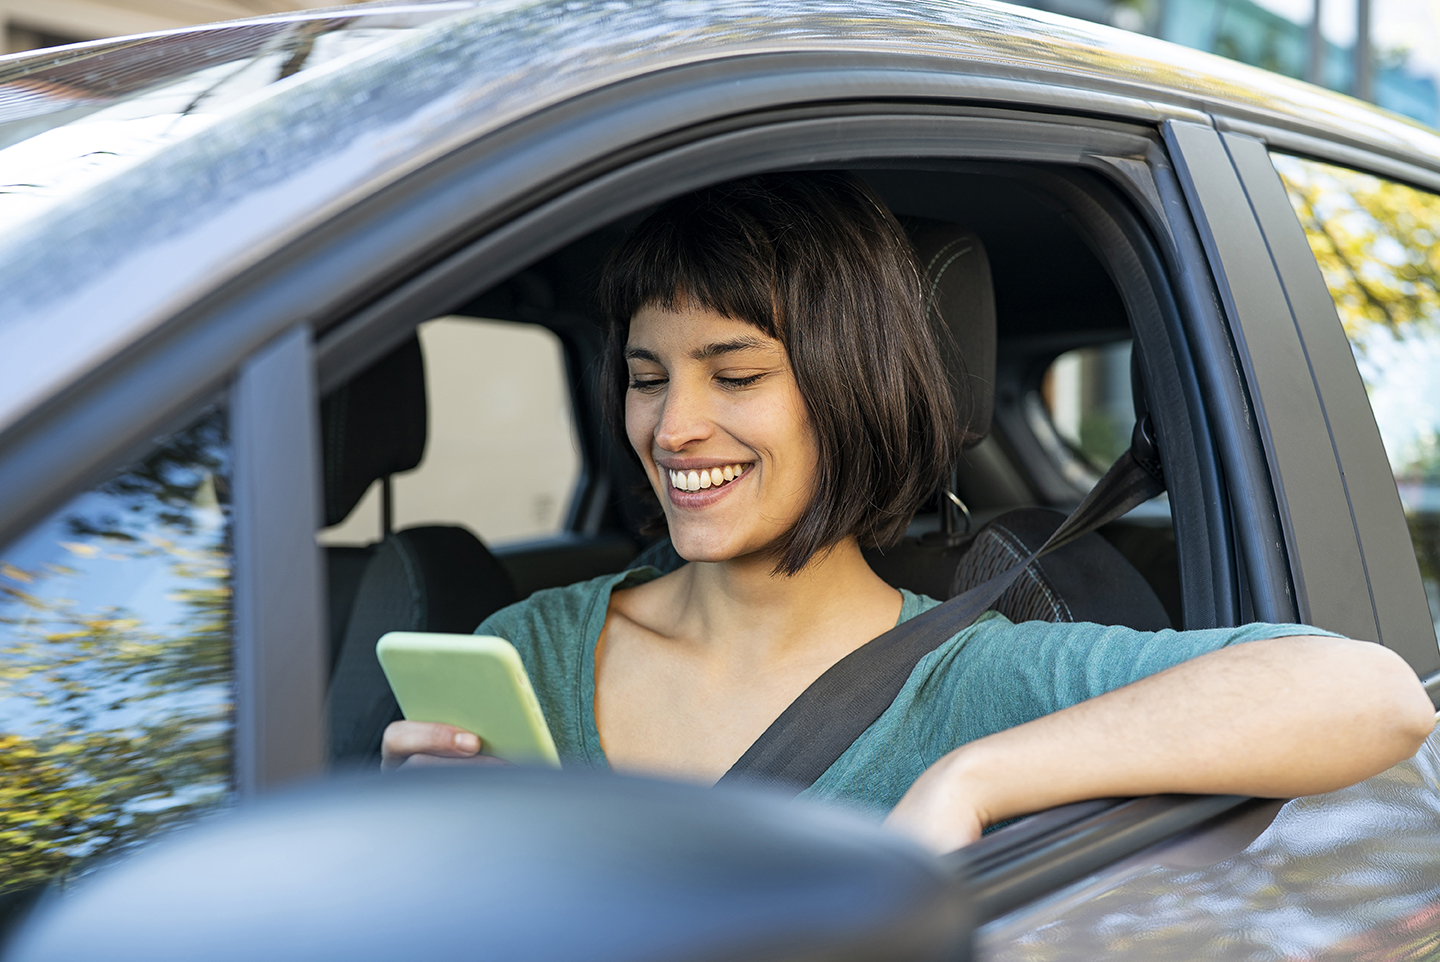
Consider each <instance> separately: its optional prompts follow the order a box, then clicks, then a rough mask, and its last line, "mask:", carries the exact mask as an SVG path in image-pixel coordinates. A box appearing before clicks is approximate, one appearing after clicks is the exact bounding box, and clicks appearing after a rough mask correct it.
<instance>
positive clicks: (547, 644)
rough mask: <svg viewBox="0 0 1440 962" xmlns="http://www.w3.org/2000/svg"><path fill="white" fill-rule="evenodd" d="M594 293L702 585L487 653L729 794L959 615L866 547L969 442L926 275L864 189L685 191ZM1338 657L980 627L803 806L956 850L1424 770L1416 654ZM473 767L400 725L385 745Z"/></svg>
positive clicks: (632, 436)
mask: <svg viewBox="0 0 1440 962" xmlns="http://www.w3.org/2000/svg"><path fill="white" fill-rule="evenodd" d="M600 299H601V302H602V304H603V305H604V307H605V309H606V311H607V313H608V315H609V320H610V341H609V349H608V355H607V357H608V363H607V365H606V367H605V371H604V374H605V378H604V380H605V381H606V384H605V399H606V402H607V403H608V404H609V405H610V410H611V412H612V415H613V419H614V421H615V422H616V426H617V428H618V427H619V426H620V424H622V423H623V433H624V437H625V439H626V441H627V442H628V444H629V447H630V449H631V451H632V452H633V454H634V456H635V457H636V459H637V460H638V461H639V463H640V465H641V466H642V467H643V468H644V470H645V473H646V476H647V478H648V481H649V483H650V486H651V488H652V489H653V491H654V494H655V496H656V498H657V499H658V501H659V504H660V506H661V509H662V511H663V513H664V521H665V526H666V528H667V529H668V533H669V536H670V543H671V545H672V546H673V549H674V554H677V555H678V557H679V559H680V562H681V563H679V564H662V565H660V566H656V565H652V564H640V565H639V566H637V567H635V568H633V569H632V570H630V571H626V572H621V573H619V574H614V575H607V576H604V577H601V578H597V579H594V580H592V581H588V582H582V583H580V584H576V585H572V586H570V587H567V588H559V589H553V590H548V591H541V592H538V593H536V594H535V595H533V596H531V597H530V598H529V599H527V600H526V601H524V602H521V603H520V604H518V605H513V606H511V607H509V608H506V609H504V610H502V611H500V612H498V613H496V614H495V615H493V616H491V617H490V618H489V619H487V620H486V621H485V622H484V623H483V624H482V625H481V626H480V627H479V629H477V631H478V633H480V634H486V635H499V636H501V637H503V638H506V639H508V640H510V641H511V642H513V643H514V645H515V646H516V648H517V650H518V651H519V652H520V655H521V657H522V659H523V660H524V662H525V667H526V670H527V671H528V673H529V674H530V677H531V679H532V681H533V683H534V685H535V688H536V691H537V695H538V697H539V699H540V702H541V705H542V708H543V710H544V713H545V716H546V718H547V720H548V721H549V723H550V727H551V729H552V733H553V734H554V737H555V741H556V745H557V748H558V750H559V752H560V755H561V756H562V758H563V759H565V760H566V761H567V762H569V763H572V764H573V763H579V764H586V765H593V766H599V767H606V766H611V767H614V768H617V769H623V770H630V771H643V772H651V773H659V774H664V775H668V776H671V777H677V778H682V779H686V780H692V781H699V782H703V783H707V784H708V783H713V782H715V781H716V780H717V779H720V778H721V777H722V776H724V775H725V774H726V773H727V772H729V771H731V770H732V766H734V765H735V764H736V760H737V759H740V758H741V757H742V756H744V755H745V754H746V753H747V749H749V748H750V746H752V745H753V744H755V743H756V741H757V739H760V738H761V737H762V735H764V734H765V733H766V732H767V729H770V728H771V726H772V724H774V723H775V721H776V719H777V718H779V717H780V716H781V715H782V713H785V712H786V711H787V708H788V707H789V706H791V705H792V703H794V702H796V699H797V698H799V697H800V696H801V695H802V694H803V693H806V692H807V691H809V690H810V689H811V688H812V686H813V685H815V684H816V682H817V679H821V677H822V676H826V675H828V673H829V672H830V671H831V669H832V668H834V667H835V666H836V665H837V664H839V663H841V662H842V661H844V660H845V659H847V657H848V656H850V655H851V654H852V653H855V652H856V651H858V650H859V649H861V648H864V647H865V646H866V645H867V644H868V643H870V642H871V641H872V639H876V638H878V637H880V636H882V635H885V634H887V632H889V631H890V629H892V628H894V627H896V626H897V624H901V623H904V622H907V621H909V620H910V619H912V618H915V617H917V616H919V615H921V614H923V613H924V612H926V611H928V610H930V609H933V608H935V607H936V606H937V605H938V604H939V602H937V601H935V600H934V599H931V598H928V597H925V596H922V595H917V594H915V593H912V592H910V591H906V590H903V589H897V588H895V587H892V586H891V585H890V584H888V583H887V582H885V581H884V580H882V579H881V578H880V577H878V576H877V575H876V573H875V572H874V571H873V570H872V569H871V568H870V566H869V565H868V564H867V562H866V560H865V556H864V555H863V554H862V552H861V548H862V546H878V547H885V546H888V545H890V544H893V543H894V542H895V541H896V540H898V539H899V538H900V536H901V535H902V534H903V533H904V530H905V527H906V525H907V524H908V523H909V521H910V519H911V517H912V516H913V514H914V513H915V511H916V510H917V508H918V507H919V506H920V504H921V502H922V501H923V500H924V499H925V498H926V497H927V496H929V495H930V494H931V493H933V492H934V491H935V489H936V487H937V486H938V485H939V483H940V482H941V480H942V479H943V478H945V477H946V475H947V474H948V472H949V469H950V466H951V464H952V463H953V459H954V458H955V457H956V456H957V454H958V451H959V448H960V440H961V438H962V435H963V424H962V422H961V420H960V418H959V417H958V415H957V413H956V408H957V405H956V404H955V401H954V397H953V391H954V388H953V387H952V386H951V385H950V383H949V381H948V379H947V375H946V373H945V368H944V366H943V365H942V364H941V362H940V358H941V356H942V355H941V350H942V345H941V344H940V343H939V342H938V340H937V336H936V335H935V333H934V332H933V331H932V330H931V328H930V327H929V320H928V314H927V303H926V295H925V288H924V285H923V284H922V281H921V272H920V269H919V265H918V264H917V263H916V259H915V255H914V252H913V251H912V250H911V248H910V246H909V244H908V242H907V241H906V239H905V235H904V232H903V230H902V228H901V227H900V225H899V224H898V223H897V222H896V220H895V219H894V218H893V217H892V216H891V215H890V213H889V212H888V211H887V210H886V209H885V207H884V206H883V204H881V202H880V201H879V200H878V199H877V198H876V197H875V195H874V194H872V193H871V192H870V190H869V189H868V188H867V187H865V186H864V185H863V184H862V183H861V182H860V181H858V180H856V179H853V178H851V177H849V176H846V175H841V174H829V173H820V174H814V173H810V174H771V175H765V176H760V177H754V178H750V179H748V180H745V181H739V182H732V183H729V184H723V185H720V186H717V187H712V188H709V189H706V190H702V191H699V192H696V193H694V194H690V195H687V196H684V197H681V198H678V199H676V200H672V201H670V202H669V203H667V204H665V205H663V206H662V207H661V208H659V209H658V210H657V211H656V212H654V213H653V214H651V216H650V217H648V218H647V219H646V220H645V221H644V222H642V223H641V224H640V225H639V226H638V227H637V228H636V229H635V230H634V231H633V232H632V233H631V234H630V236H629V237H628V238H627V239H626V240H625V241H624V242H623V243H621V245H620V246H619V248H618V249H617V250H616V252H615V253H614V255H613V256H612V258H611V260H610V262H609V264H608V266H607V268H606V270H605V272H604V275H603V277H602V280H601V284H600ZM662 568H665V569H667V570H662ZM1325 635H1327V633H1325V632H1320V631H1317V630H1316V629H1314V628H1309V627H1306V626H1303V625H1248V626H1244V627H1239V628H1223V629H1213V630H1202V631H1185V632H1176V631H1170V630H1165V631H1156V632H1146V631H1136V630H1132V629H1128V628H1119V627H1102V626H1100V625H1094V624H1081V623H1062V624H1053V623H1049V622H1026V623H1023V624H1018V625H1017V624H1012V623H1011V622H1010V621H1009V620H1007V619H1006V618H1004V617H1003V616H1001V615H999V614H998V613H996V612H993V611H991V612H987V613H985V614H984V615H982V616H981V617H980V618H978V619H976V620H975V621H974V623H973V624H970V625H969V626H968V627H966V628H964V629H963V630H957V631H956V632H955V633H954V634H953V636H952V637H950V638H948V639H947V640H945V641H943V642H942V643H940V644H939V646H938V647H937V648H935V649H934V650H933V651H931V652H930V654H928V655H927V656H925V657H924V658H922V659H921V660H920V661H919V663H918V664H916V665H915V667H914V669H913V671H911V673H910V674H909V677H908V680H907V681H906V682H905V684H904V687H903V688H902V689H901V690H900V692H899V694H898V695H897V696H896V697H895V699H894V702H893V703H892V704H891V705H890V707H889V708H888V709H887V710H886V711H885V712H884V714H883V715H881V716H880V718H879V719H878V720H876V721H875V722H874V724H872V725H870V726H869V727H868V728H867V729H865V731H864V732H863V733H862V734H861V735H860V736H859V737H858V738H857V739H856V740H855V741H854V743H853V744H851V745H850V746H849V748H848V750H846V751H845V752H844V754H843V755H841V756H840V757H839V758H838V759H837V760H835V761H834V762H833V764H830V765H829V767H828V768H827V769H826V770H825V771H824V772H823V773H822V774H821V775H820V776H819V777H818V778H817V779H816V780H815V781H814V782H813V784H809V785H808V786H805V787H804V794H808V795H810V796H811V797H817V798H825V799H832V800H846V801H849V802H852V803H860V804H863V805H868V806H870V807H872V808H874V809H877V810H880V811H884V812H889V813H890V816H889V817H890V822H891V824H892V825H894V826H895V827H897V828H899V829H901V830H904V831H907V832H909V833H910V834H912V835H914V836H915V837H917V838H919V839H921V840H922V841H924V842H926V843H927V844H929V845H931V846H933V847H935V848H937V849H941V850H945V849H951V848H955V847H957V846H960V845H963V844H966V843H968V842H970V841H973V840H974V839H975V838H977V837H978V836H979V834H980V832H981V831H982V830H983V829H984V828H985V827H986V826H988V825H991V824H994V823H996V822H998V821H1002V820H1004V819H1008V818H1011V817H1013V816H1016V815H1020V814H1024V813H1026V812H1031V811H1036V810H1039V809H1042V808H1048V807H1051V806H1054V805H1058V804H1062V803H1065V802H1070V801H1076V800H1080V799H1084V798H1097V797H1105V796H1114V795H1138V794H1151V793H1156V792H1193V793H1235V794H1247V795H1264V796H1280V797H1284V796H1292V795H1298V794H1309V793H1313V792H1319V791H1327V790H1330V789H1333V788H1336V787H1339V786H1341V785H1344V784H1348V783H1350V782H1354V781H1357V780H1359V779H1361V778H1364V777H1367V776H1369V775H1371V774H1374V773H1376V772H1378V771H1381V770H1383V769H1384V768H1387V767H1389V766H1390V765H1392V764H1394V763H1395V762H1397V761H1399V760H1400V759H1402V758H1405V757H1408V756H1409V755H1411V754H1412V753H1413V752H1414V751H1415V750H1416V749H1417V748H1418V747H1419V745H1420V744H1421V742H1422V741H1423V739H1424V738H1425V736H1426V735H1427V734H1428V733H1429V731H1430V728H1431V720H1432V709H1431V707H1430V702H1429V699H1428V697H1427V696H1426V695H1425V693H1424V691H1423V689H1422V688H1421V687H1420V685H1419V684H1418V683H1417V680H1416V678H1415V676H1414V674H1413V673H1412V672H1411V671H1410V669H1409V668H1408V667H1407V666H1406V665H1405V663H1404V662H1403V661H1402V660H1401V659H1400V658H1399V657H1398V656H1396V655H1394V654H1393V653H1391V652H1388V651H1386V650H1385V649H1383V648H1380V647H1379V646H1376V645H1368V644H1363V643H1358V642H1353V641H1349V640H1346V639H1342V638H1338V637H1335V636H1333V635H1332V636H1329V637H1322V636H1325ZM1242 642H1244V643H1245V644H1240V643H1242ZM864 682H865V679H864V678H863V677H862V678H859V679H857V684H864ZM842 700H843V699H842ZM1337 722H1343V724H1337ZM481 747H482V746H481V745H480V744H479V740H478V739H477V738H476V737H475V736H474V735H473V734H471V733H467V732H461V731H459V730H457V729H454V728H450V727H448V726H442V725H430V724H421V723H416V722H409V721H404V722H396V723H394V724H392V725H391V726H390V728H389V729H388V730H387V732H386V735H385V743H384V753H385V756H386V764H387V765H390V766H393V765H395V764H397V763H400V762H401V761H403V760H405V759H407V758H408V757H410V756H413V755H417V754H424V755H440V756H452V757H453V756H471V755H474V754H475V753H476V752H477V751H479V750H480V748H481Z"/></svg>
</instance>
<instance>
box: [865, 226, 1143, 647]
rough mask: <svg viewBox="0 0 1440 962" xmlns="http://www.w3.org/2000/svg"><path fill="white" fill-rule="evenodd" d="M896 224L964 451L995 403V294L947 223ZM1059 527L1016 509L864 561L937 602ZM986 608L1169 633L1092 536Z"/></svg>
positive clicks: (960, 233) (1135, 579) (981, 253)
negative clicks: (920, 288)
mask: <svg viewBox="0 0 1440 962" xmlns="http://www.w3.org/2000/svg"><path fill="white" fill-rule="evenodd" d="M904 224H905V229H906V231H907V232H908V233H909V234H910V238H911V241H912V242H913V243H914V245H915V250H916V253H917V255H918V256H919V260H920V265H921V268H922V269H923V272H924V278H925V284H926V287H927V293H928V295H929V302H930V310H931V311H932V312H933V314H932V320H934V321H935V322H936V323H937V326H939V327H941V329H942V331H943V330H948V331H949V333H950V335H951V337H952V338H953V344H951V345H947V346H945V348H944V350H945V351H946V361H947V364H948V365H949V367H950V370H951V373H952V376H953V377H954V378H955V380H956V382H957V383H958V384H961V385H962V386H964V387H967V388H968V389H969V390H968V393H969V395H970V410H969V412H968V414H969V416H968V419H967V428H968V433H967V441H966V447H967V448H968V447H973V446H974V445H976V444H978V443H979V442H980V441H981V440H983V439H984V438H985V436H986V435H987V434H988V433H989V431H990V420H991V413H992V411H993V404H994V382H995V353H996V323H995V291H994V287H993V285H992V282H991V276H990V262H989V258H988V256H987V255H986V252H985V245H984V244H983V243H982V242H981V240H980V238H979V237H978V236H977V235H976V234H975V233H974V232H972V231H969V230H966V229H965V228H963V227H960V226H958V225H955V224H950V223H946V222H942V221H934V220H926V219H921V218H911V219H907V220H905V222H904ZM957 349H958V350H957ZM962 413H963V412H962ZM952 487H953V486H952ZM958 503H959V502H958V499H957V498H955V497H954V493H953V490H950V491H945V492H942V494H941V499H940V509H941V511H942V515H943V514H945V513H946V512H947V511H948V510H949V509H950V505H951V504H957V505H958ZM1064 520H1065V516H1064V515H1063V514H1061V513H1060V512H1058V511H1052V510H1050V509H1048V508H1021V509H1017V510H1013V511H1008V512H1005V513H1004V514H1001V515H1000V516H999V517H997V518H995V519H993V520H992V521H990V522H989V523H988V524H986V525H985V526H984V527H982V528H981V529H980V530H979V531H978V532H975V533H974V534H973V535H972V534H969V533H968V532H967V533H957V532H955V531H954V530H953V526H946V527H945V528H942V530H941V531H939V532H936V533H934V534H932V535H927V536H925V537H923V538H906V539H904V541H902V542H901V544H899V545H897V546H895V547H893V548H888V549H885V550H883V551H882V550H878V549H867V550H866V552H865V555H866V559H867V560H868V561H869V562H870V566H871V567H872V568H873V569H874V570H875V572H876V573H877V574H879V575H880V576H881V577H882V578H884V579H885V580H886V581H888V582H889V583H890V584H892V585H895V586H896V587H903V588H908V589H910V590H912V591H916V592H919V593H921V594H927V595H930V596H932V597H935V598H940V599H942V600H943V599H945V598H951V597H954V596H955V595H957V594H959V593H961V592H962V591H965V590H966V589H968V588H971V587H973V586H975V585H977V584H980V583H981V582H983V581H985V580H987V579H989V578H990V577H991V576H993V575H995V574H998V573H999V572H1001V571H1003V570H1005V569H1007V568H1009V567H1010V566H1011V565H1013V564H1015V563H1016V562H1018V561H1020V560H1021V559H1023V558H1024V557H1026V556H1027V555H1028V554H1030V552H1031V551H1032V550H1034V549H1036V548H1038V547H1039V546H1040V545H1041V544H1043V543H1044V541H1045V539H1046V538H1048V537H1049V535H1050V534H1051V533H1052V532H1053V531H1054V530H1055V529H1056V528H1058V527H1059V526H1060V523H1061V522H1062V521H1064ZM994 607H995V610H996V611H999V612H1000V613H1001V614H1003V615H1005V616H1006V617H1007V618H1009V619H1010V620H1011V621H1031V620H1041V621H1057V622H1059V621H1093V622H1097V623H1100V624H1116V625H1126V626H1128V627H1131V628H1136V629H1139V630H1143V631H1154V630H1158V629H1160V628H1168V627H1170V618H1169V615H1168V614H1167V613H1166V611H1165V606H1164V605H1163V604H1162V603H1161V602H1160V599H1159V597H1158V596H1157V595H1156V594H1155V591H1154V589H1153V588H1151V587H1150V584H1149V582H1147V581H1146V580H1145V578H1144V577H1143V576H1142V575H1141V574H1140V572H1139V571H1137V570H1136V569H1135V567H1134V566H1133V565H1131V564H1130V562H1129V561H1128V560H1126V558H1125V556H1124V555H1122V554H1121V553H1120V552H1119V551H1118V550H1116V549H1115V548H1114V547H1113V546H1112V545H1111V544H1110V543H1109V542H1108V541H1106V540H1105V539H1104V538H1103V537H1101V536H1100V535H1099V534H1096V533H1094V532H1091V533H1089V534H1086V535H1084V536H1082V537H1080V538H1078V539H1076V540H1075V541H1074V542H1072V543H1071V544H1068V545H1066V546H1065V547H1063V548H1060V549H1058V550H1056V551H1054V552H1052V553H1050V554H1048V555H1046V556H1045V557H1043V558H1040V559H1038V560H1036V561H1035V562H1032V563H1031V565H1030V566H1029V567H1028V568H1027V569H1026V570H1025V571H1024V572H1023V573H1022V574H1021V576H1020V577H1019V578H1017V579H1016V581H1015V583H1014V584H1012V585H1011V586H1010V587H1009V588H1008V589H1007V590H1006V591H1005V593H1004V594H1003V595H1002V596H1001V597H1000V599H999V600H998V601H997V602H996V604H995V606H994Z"/></svg>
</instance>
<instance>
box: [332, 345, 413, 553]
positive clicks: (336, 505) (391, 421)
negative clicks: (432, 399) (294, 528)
mask: <svg viewBox="0 0 1440 962" xmlns="http://www.w3.org/2000/svg"><path fill="white" fill-rule="evenodd" d="M426 414H427V412H426V406H425V361H424V359H423V358H422V357H421V354H420V340H419V339H418V338H416V337H413V336H412V337H411V338H410V339H409V340H407V341H406V342H405V343H403V344H401V345H400V346H399V347H398V348H396V349H395V350H394V351H391V352H390V353H389V354H387V355H385V356H384V357H382V358H381V359H380V360H378V361H376V362H375V363H374V364H372V365H371V366H370V367H369V368H367V369H366V370H364V371H362V372H361V373H360V374H357V375H356V376H355V377H354V378H352V379H351V380H350V381H349V382H347V383H346V384H344V385H342V386H341V387H339V388H336V389H335V390H334V391H332V392H331V393H330V394H329V395H327V396H326V397H325V398H324V399H323V400H322V401H321V402H320V440H321V447H322V451H323V456H324V470H325V526H326V527H327V528H328V527H330V526H331V525H336V524H339V523H340V522H342V521H344V520H345V518H346V517H347V516H348V515H349V514H350V512H351V511H353V510H355V505H357V504H359V503H360V499H361V498H362V497H364V495H365V492H366V491H367V490H368V489H369V488H370V485H371V484H373V483H375V482H376V481H378V480H379V479H381V478H384V477H387V476H389V475H392V474H398V473H399V472H401V471H409V470H410V469H411V468H413V467H415V466H416V465H418V464H419V463H420V459H421V458H423V457H424V456H425V435H426Z"/></svg>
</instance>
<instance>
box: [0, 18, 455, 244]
mask: <svg viewBox="0 0 1440 962" xmlns="http://www.w3.org/2000/svg"><path fill="white" fill-rule="evenodd" d="M440 15H441V14H440V13H439V12H431V13H429V14H428V16H426V17H420V18H414V17H407V18H404V21H405V22H404V23H403V26H404V27H407V28H413V27H414V26H416V25H417V24H416V23H415V22H411V21H418V22H419V23H424V22H426V21H427V20H429V19H434V18H436V17H438V16H440ZM400 26H402V24H400V23H395V22H394V18H389V20H388V21H387V20H385V19H382V18H380V17H372V18H368V19H363V20H357V18H354V17H348V18H329V19H323V20H306V21H302V22H300V23H260V24H243V25H240V26H235V27H228V28H220V29H219V30H218V31H217V32H221V33H223V34H225V40H224V42H222V43H215V44H197V43H196V42H195V39H194V38H193V37H188V36H185V35H181V36H179V37H174V38H158V39H156V40H154V41H151V42H150V43H149V44H146V45H145V46H144V47H142V48H141V49H139V50H135V49H128V48H133V47H134V44H133V42H132V43H131V44H129V45H128V47H127V45H125V44H123V43H122V44H120V45H118V47H119V49H116V50H108V49H102V50H101V51H100V52H97V53H95V54H92V55H91V56H90V57H88V58H85V61H84V65H85V68H86V69H85V71H84V72H83V73H81V74H79V75H78V76H77V75H75V73H74V71H73V70H72V71H69V72H66V71H63V70H59V69H57V68H51V69H50V70H48V71H46V70H36V71H27V72H26V73H25V74H24V75H22V76H19V77H9V78H7V77H5V75H4V72H3V71H0V231H4V230H8V229H11V228H13V227H15V226H16V225H18V224H20V223H22V222H24V221H25V220H27V219H29V218H31V217H36V216H39V215H41V214H43V213H44V212H45V211H46V210H48V209H49V208H50V207H51V206H53V205H54V204H55V203H56V202H57V201H59V200H61V199H63V198H65V197H68V196H72V195H74V194H77V193H79V192H80V191H82V190H85V189H86V188H89V187H92V186H94V185H95V184H97V183H99V182H100V181H101V180H103V179H105V178H106V177H110V176H114V175H115V174H118V173H120V172H121V171H123V170H125V169H127V168H128V167H131V166H134V165H135V164H137V163H139V162H141V161H143V160H144V159H145V158H146V157H149V156H152V155H154V154H156V153H159V152H160V151H161V150H163V149H164V148H165V147H167V146H169V145H170V144H173V143H176V142H178V141H180V140H183V139H184V138H186V137H189V136H191V135H192V134H195V133H198V132H199V131H200V130H203V129H204V128H205V127H207V126H209V125H210V124H212V123H214V122H215V121H217V120H219V119H220V118H222V117H224V116H226V115H227V114H229V113H233V112H234V111H236V110H241V109H244V108H245V107H247V106H249V105H250V103H251V102H252V101H253V100H254V99H255V98H256V97H257V96H264V95H265V94H266V93H267V89H266V88H269V87H271V86H272V85H274V84H276V83H278V82H280V81H283V80H286V79H288V78H290V77H292V76H295V75H296V74H299V73H302V72H304V71H306V70H313V69H315V68H316V67H319V66H321V65H323V64H327V63H333V62H335V61H337V60H339V59H340V58H341V57H343V56H346V55H354V54H357V53H360V52H363V51H369V50H371V49H373V48H374V47H376V46H377V45H378V44H381V43H382V42H384V41H393V40H395V39H398V38H400V37H403V36H404V35H405V34H406V30H405V29H399V27H400ZM152 48H153V49H152ZM127 53H128V54H129V56H126V54H127ZM96 61H99V62H96ZM47 74H54V75H58V76H54V77H51V76H47Z"/></svg>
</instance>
